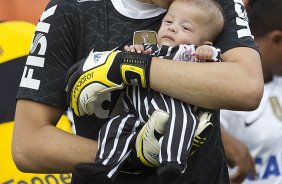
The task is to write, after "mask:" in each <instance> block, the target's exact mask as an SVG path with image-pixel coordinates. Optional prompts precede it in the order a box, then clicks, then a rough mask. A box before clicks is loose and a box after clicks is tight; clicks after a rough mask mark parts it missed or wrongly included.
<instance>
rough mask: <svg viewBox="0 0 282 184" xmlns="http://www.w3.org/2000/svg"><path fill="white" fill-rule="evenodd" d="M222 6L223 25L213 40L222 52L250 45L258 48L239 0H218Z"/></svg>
mask: <svg viewBox="0 0 282 184" xmlns="http://www.w3.org/2000/svg"><path fill="white" fill-rule="evenodd" d="M218 3H219V4H220V5H221V7H222V8H223V13H224V18H225V26H224V29H223V31H222V33H221V34H220V35H219V37H218V38H217V40H216V41H215V43H214V44H215V45H216V46H218V47H219V48H220V49H221V52H222V53H224V52H226V51H228V50H229V49H232V48H235V47H250V48H254V49H256V50H258V47H257V45H256V43H255V41H254V39H253V36H252V34H251V31H250V28H249V23H248V17H247V13H246V9H245V7H244V5H243V2H242V1H241V0H218Z"/></svg>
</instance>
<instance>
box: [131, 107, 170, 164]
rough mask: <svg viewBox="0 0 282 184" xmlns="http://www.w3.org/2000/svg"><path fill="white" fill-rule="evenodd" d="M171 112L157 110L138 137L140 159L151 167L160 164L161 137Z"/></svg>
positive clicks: (137, 147)
mask: <svg viewBox="0 0 282 184" xmlns="http://www.w3.org/2000/svg"><path fill="white" fill-rule="evenodd" d="M168 118H169V114H168V113H167V112H165V111H162V110H156V111H155V112H154V113H153V114H152V115H151V117H150V119H149V120H148V122H147V123H146V124H145V125H144V126H143V127H142V129H141V130H140V132H139V134H138V135H137V138H136V144H135V148H136V152H137V157H138V158H139V159H140V161H141V162H142V163H143V164H144V165H146V166H149V167H157V166H158V165H159V152H160V145H159V139H160V138H161V137H162V136H163V133H164V130H165V126H166V123H167V121H168Z"/></svg>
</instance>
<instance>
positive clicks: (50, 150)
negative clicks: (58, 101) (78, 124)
mask: <svg viewBox="0 0 282 184" xmlns="http://www.w3.org/2000/svg"><path fill="white" fill-rule="evenodd" d="M62 113H63V110H61V109H59V108H56V107H52V106H48V105H45V104H42V103H38V102H34V101H30V100H21V99H20V100H18V101H17V107H16V116H15V124H14V131H13V140H12V156H13V159H14V161H15V163H16V166H17V167H18V169H19V170H21V171H23V172H37V173H38V172H42V173H69V172H74V166H75V165H76V164H77V163H79V162H94V160H95V156H96V154H95V153H96V152H97V143H96V141H93V140H90V139H86V138H83V137H80V136H77V135H74V134H71V133H68V132H65V131H63V130H60V129H58V128H56V127H55V126H56V123H57V122H58V121H59V119H60V117H61V115H62Z"/></svg>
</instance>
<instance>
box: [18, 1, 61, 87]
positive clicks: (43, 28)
mask: <svg viewBox="0 0 282 184" xmlns="http://www.w3.org/2000/svg"><path fill="white" fill-rule="evenodd" d="M56 8H57V5H55V6H52V7H50V8H49V9H47V10H46V11H45V12H43V14H42V15H41V17H40V21H39V22H38V24H37V27H36V30H35V31H36V33H37V34H36V36H35V37H34V39H33V43H32V45H31V48H30V53H34V52H35V50H38V49H37V48H38V47H39V50H38V53H36V55H37V56H31V55H30V56H28V57H27V61H26V66H25V68H24V72H23V76H22V80H21V83H20V87H25V88H31V89H35V90H38V89H39V86H40V80H38V79H34V78H33V72H34V69H33V68H34V67H44V62H45V58H44V55H45V52H46V49H47V39H46V37H45V34H47V33H48V32H49V29H50V24H48V23H46V22H44V20H45V19H46V18H48V17H50V16H52V15H53V14H54V13H55V10H56Z"/></svg>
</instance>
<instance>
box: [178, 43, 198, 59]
mask: <svg viewBox="0 0 282 184" xmlns="http://www.w3.org/2000/svg"><path fill="white" fill-rule="evenodd" d="M194 53H195V46H194V45H179V48H178V51H177V53H176V54H175V56H174V57H173V59H174V60H177V61H194V56H193V54H194Z"/></svg>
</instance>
